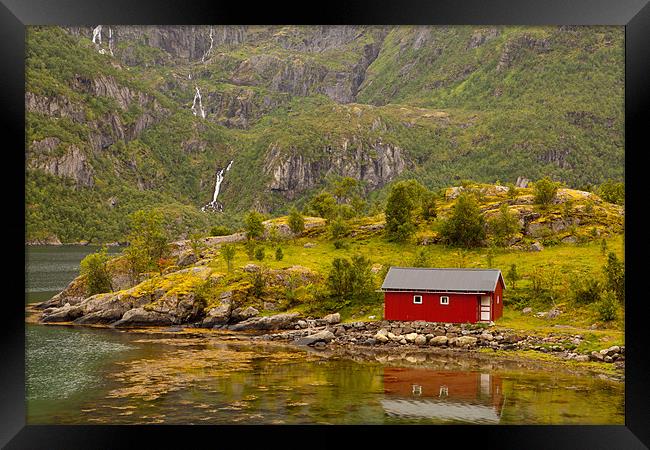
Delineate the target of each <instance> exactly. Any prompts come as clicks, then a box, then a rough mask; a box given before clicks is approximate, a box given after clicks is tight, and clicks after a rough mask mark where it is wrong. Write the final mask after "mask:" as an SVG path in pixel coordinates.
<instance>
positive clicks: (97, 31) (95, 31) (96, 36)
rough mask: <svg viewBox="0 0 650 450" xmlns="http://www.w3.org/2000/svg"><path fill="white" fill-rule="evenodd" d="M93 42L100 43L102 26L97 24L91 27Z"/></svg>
mask: <svg viewBox="0 0 650 450" xmlns="http://www.w3.org/2000/svg"><path fill="white" fill-rule="evenodd" d="M93 44H97V45H102V26H101V25H97V26H96V27H95V28H94V29H93Z"/></svg>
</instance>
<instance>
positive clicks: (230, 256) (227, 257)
mask: <svg viewBox="0 0 650 450" xmlns="http://www.w3.org/2000/svg"><path fill="white" fill-rule="evenodd" d="M236 251H237V250H236V248H235V246H234V245H232V244H224V245H223V246H222V247H221V256H222V257H223V259H224V261H226V266H227V267H228V272H230V271H231V270H232V262H233V260H234V259H235V253H236Z"/></svg>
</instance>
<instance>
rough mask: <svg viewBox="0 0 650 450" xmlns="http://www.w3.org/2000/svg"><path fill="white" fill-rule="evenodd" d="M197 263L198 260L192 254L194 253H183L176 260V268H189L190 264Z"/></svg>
mask: <svg viewBox="0 0 650 450" xmlns="http://www.w3.org/2000/svg"><path fill="white" fill-rule="evenodd" d="M196 261H198V258H197V257H196V255H195V254H194V252H188V253H184V254H183V255H181V256H180V257H179V258H178V263H177V265H178V267H186V266H191V265H192V264H194V263H196Z"/></svg>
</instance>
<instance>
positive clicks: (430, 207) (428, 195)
mask: <svg viewBox="0 0 650 450" xmlns="http://www.w3.org/2000/svg"><path fill="white" fill-rule="evenodd" d="M436 197H437V196H436V194H434V193H433V192H430V191H427V192H424V193H423V194H422V198H421V200H420V203H421V205H420V208H421V210H422V218H423V219H424V220H431V219H435V218H436V217H437V216H438V211H437V210H436V208H437V203H436V200H437V198H436Z"/></svg>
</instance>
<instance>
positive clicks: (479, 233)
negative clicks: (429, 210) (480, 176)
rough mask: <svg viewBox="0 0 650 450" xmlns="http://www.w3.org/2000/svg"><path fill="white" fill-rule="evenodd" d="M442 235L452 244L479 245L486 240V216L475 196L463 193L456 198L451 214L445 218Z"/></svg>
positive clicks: (469, 246)
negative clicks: (482, 212)
mask: <svg viewBox="0 0 650 450" xmlns="http://www.w3.org/2000/svg"><path fill="white" fill-rule="evenodd" d="M440 235H441V237H442V238H443V240H444V241H445V242H447V243H448V244H450V245H454V246H460V247H465V248H471V247H477V246H479V245H481V244H482V243H483V241H484V240H485V236H486V233H485V218H484V217H483V215H482V214H481V210H480V209H479V206H478V203H477V201H476V200H475V198H474V196H473V195H471V194H468V193H462V194H460V195H459V196H458V198H457V199H456V203H455V204H454V206H453V210H452V213H451V216H450V217H449V218H448V219H447V220H445V221H444V222H443V224H442V226H441V229H440Z"/></svg>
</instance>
